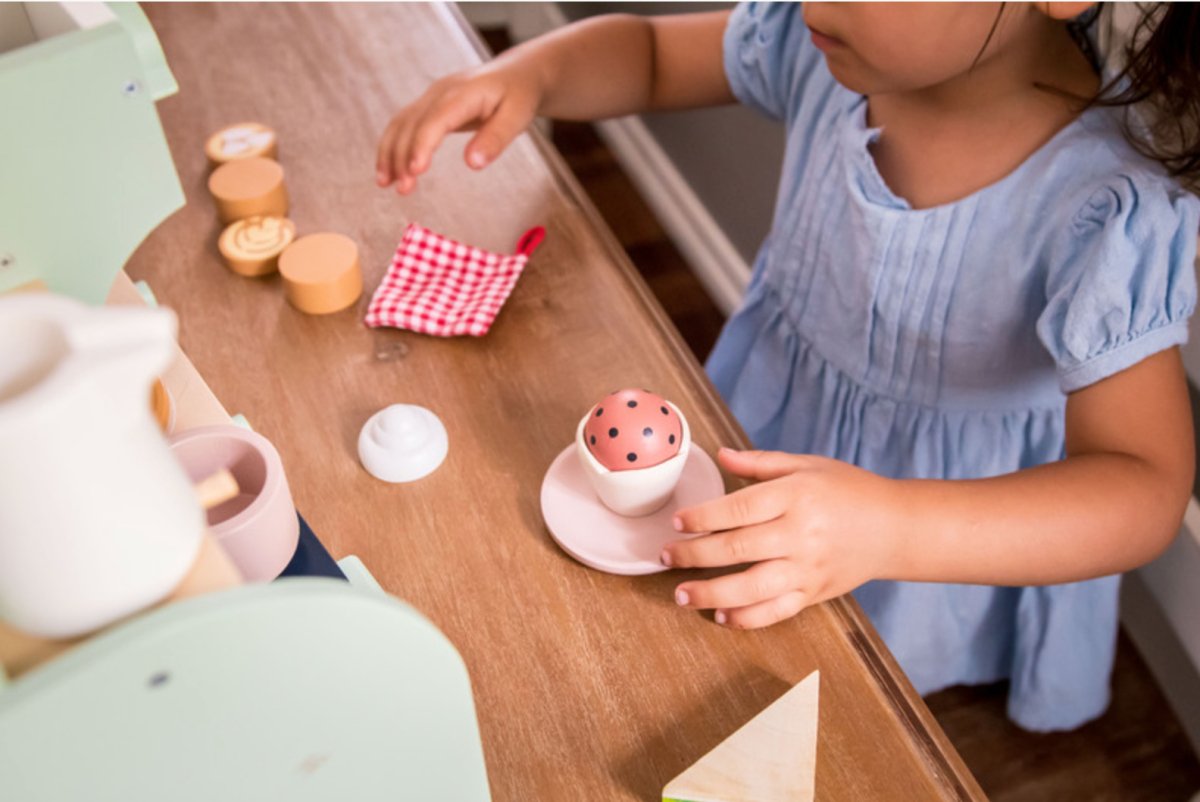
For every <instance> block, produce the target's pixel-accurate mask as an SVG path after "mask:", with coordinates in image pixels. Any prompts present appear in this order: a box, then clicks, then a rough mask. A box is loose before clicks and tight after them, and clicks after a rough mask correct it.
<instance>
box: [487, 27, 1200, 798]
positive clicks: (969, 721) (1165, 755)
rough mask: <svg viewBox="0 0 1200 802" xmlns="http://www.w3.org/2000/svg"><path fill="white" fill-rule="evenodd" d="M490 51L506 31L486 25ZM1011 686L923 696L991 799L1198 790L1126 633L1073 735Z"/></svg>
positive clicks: (601, 157)
mask: <svg viewBox="0 0 1200 802" xmlns="http://www.w3.org/2000/svg"><path fill="white" fill-rule="evenodd" d="M484 36H485V38H486V39H487V40H488V43H489V45H491V46H492V48H493V50H497V51H498V50H501V49H503V48H504V47H505V46H506V45H507V41H506V36H505V35H504V33H503V32H502V31H485V32H484ZM553 139H554V144H555V145H556V147H557V148H558V150H559V151H560V152H561V153H562V154H563V156H564V157H565V158H566V161H567V163H568V164H569V165H570V167H571V169H572V170H573V171H574V172H575V174H576V176H578V178H579V180H580V183H581V184H582V185H583V187H584V189H585V190H586V191H587V192H588V194H589V196H590V197H591V199H592V202H593V203H594V204H595V205H596V207H597V208H598V209H599V210H600V213H601V215H602V216H603V217H604V218H605V220H606V221H607V222H608V224H609V226H610V227H611V228H612V229H613V231H614V232H615V233H616V235H617V238H618V239H619V240H620V241H621V244H622V245H623V246H624V247H625V249H626V251H627V252H628V253H629V256H630V259H631V260H632V261H633V263H634V265H636V266H637V268H638V270H639V271H640V272H641V274H642V276H643V278H645V280H646V282H647V284H649V285H650V289H651V290H652V291H653V292H654V294H655V296H656V297H657V298H658V300H659V303H661V304H662V306H663V308H664V309H665V310H666V311H667V314H668V315H669V316H670V317H671V319H672V320H673V321H674V323H675V325H676V327H677V328H678V329H679V331H680V333H681V334H682V335H683V338H684V340H685V341H686V342H687V343H688V345H689V346H690V347H691V349H692V351H693V352H694V353H695V354H696V357H697V359H700V360H702V361H703V359H704V358H705V357H706V356H707V355H708V352H709V351H710V350H711V349H712V345H713V342H714V341H715V340H716V337H717V334H718V333H719V331H720V328H721V325H722V323H723V322H724V318H723V316H722V315H721V313H720V311H719V310H718V309H717V308H716V307H715V306H714V305H713V303H712V301H711V300H710V299H709V297H708V296H707V295H706V294H705V292H704V289H703V287H702V286H701V285H700V283H699V282H698V281H697V280H696V278H695V277H694V276H693V275H692V273H691V271H690V270H689V268H688V265H687V262H685V261H684V259H683V258H682V257H681V256H680V254H679V252H678V251H676V250H675V248H674V246H672V245H671V243H670V240H669V239H668V237H667V235H666V232H664V231H663V229H662V227H661V226H660V225H659V223H658V221H657V220H656V219H655V217H654V214H653V213H652V212H651V211H650V208H649V207H648V206H647V205H646V203H645V201H643V200H642V198H641V196H640V195H639V194H638V192H637V190H636V189H635V188H634V186H633V184H632V183H631V182H630V181H629V179H628V178H627V177H626V176H625V174H624V173H623V172H622V171H621V168H620V166H619V165H618V164H617V162H616V160H615V158H614V157H613V155H612V154H611V153H610V152H609V150H608V149H607V148H606V147H605V146H604V143H603V142H602V141H601V140H600V138H599V137H598V136H597V135H596V133H595V130H594V129H593V128H592V126H591V125H587V124H581V123H555V124H554V134H553ZM1007 690H1008V685H1007V683H996V684H994V685H986V686H979V687H973V688H965V687H960V688H951V689H949V690H946V691H942V692H941V693H936V694H933V695H931V696H929V697H928V698H927V699H926V702H927V703H928V704H929V707H930V709H931V710H932V711H933V713H934V715H935V716H936V717H937V719H938V721H939V722H940V723H941V725H942V728H943V729H945V731H946V734H947V735H948V736H949V737H950V740H951V741H953V742H954V745H955V747H956V748H957V749H958V751H959V753H960V754H961V755H962V756H963V759H964V760H965V761H966V763H967V765H968V766H969V767H970V769H971V771H972V772H974V774H975V776H976V778H977V779H978V780H979V784H980V785H981V786H982V787H983V789H984V791H985V792H986V793H987V794H988V796H989V797H990V798H991V799H992V800H994V802H1043V801H1045V802H1050V801H1051V800H1053V802H1060V801H1063V800H1089V802H1091V801H1092V800H1095V801H1096V802H1109V800H1112V802H1116V800H1122V801H1123V802H1173V801H1175V800H1183V801H1186V800H1189V799H1191V797H1192V795H1193V794H1195V793H1196V792H1197V791H1200V761H1198V760H1197V758H1196V755H1195V754H1194V753H1193V752H1192V750H1191V747H1190V745H1189V743H1188V741H1187V738H1186V736H1185V735H1184V734H1183V732H1182V730H1181V729H1180V726H1179V723H1178V721H1177V720H1176V719H1175V716H1174V714H1173V713H1172V712H1171V709H1170V707H1168V705H1167V703H1166V700H1165V699H1164V698H1163V695H1162V692H1161V691H1160V690H1159V688H1158V686H1157V685H1156V684H1155V682H1154V679H1153V678H1152V677H1151V676H1150V673H1149V671H1148V670H1147V668H1146V666H1145V664H1144V663H1143V662H1142V659H1141V656H1140V655H1139V654H1138V653H1137V650H1136V649H1135V648H1134V646H1133V644H1132V643H1131V642H1130V641H1129V639H1128V638H1127V637H1125V636H1124V634H1122V635H1121V638H1120V641H1119V643H1118V648H1117V663H1116V668H1115V671H1114V675H1113V701H1112V704H1111V706H1110V707H1109V710H1108V712H1106V713H1105V714H1104V715H1103V716H1102V717H1101V718H1099V719H1097V720H1096V721H1094V722H1092V723H1090V724H1087V725H1085V726H1083V727H1081V728H1079V729H1078V730H1075V731H1074V732H1067V733H1054V734H1049V735H1037V734H1033V733H1028V732H1025V731H1023V730H1021V729H1020V728H1019V727H1017V726H1016V725H1014V724H1013V723H1012V722H1010V721H1009V720H1008V718H1007V716H1006V715H1005V712H1004V709H1005V696H1006V694H1007Z"/></svg>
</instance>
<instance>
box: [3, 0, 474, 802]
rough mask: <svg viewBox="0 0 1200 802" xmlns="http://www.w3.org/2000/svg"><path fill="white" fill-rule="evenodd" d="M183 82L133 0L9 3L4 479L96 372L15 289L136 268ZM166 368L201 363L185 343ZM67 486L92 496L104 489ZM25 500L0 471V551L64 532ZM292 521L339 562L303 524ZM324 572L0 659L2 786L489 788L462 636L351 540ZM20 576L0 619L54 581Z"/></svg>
mask: <svg viewBox="0 0 1200 802" xmlns="http://www.w3.org/2000/svg"><path fill="white" fill-rule="evenodd" d="M176 91H177V86H176V84H175V80H174V78H173V77H172V74H171V71H170V69H169V66H168V65H167V63H166V61H165V59H164V57H163V53H162V50H161V48H160V47H159V44H158V41H157V38H156V36H155V33H154V31H153V29H152V28H151V26H150V24H149V22H148V21H147V19H146V17H145V15H144V14H143V13H142V11H141V10H140V9H139V8H138V7H137V6H136V5H134V4H120V3H110V4H89V3H50V4H32V3H31V4H21V3H7V4H0V110H2V111H0V295H4V296H5V298H4V299H3V300H2V301H0V338H2V339H3V341H0V475H2V474H3V471H4V470H5V469H6V468H7V469H10V470H18V469H19V468H20V467H21V466H20V465H19V464H18V463H17V461H18V460H20V459H21V456H20V454H19V453H16V452H17V449H15V448H13V447H11V446H12V443H15V442H17V439H18V438H19V437H20V436H22V433H24V435H28V432H29V431H30V428H29V427H30V425H33V424H30V423H29V421H34V423H36V422H37V420H38V416H39V415H43V414H52V413H53V410H54V403H55V402H54V401H53V399H54V398H55V394H54V393H55V392H58V391H61V392H62V393H66V392H80V393H82V392H91V391H92V390H91V389H89V388H93V385H94V384H95V383H94V382H93V383H89V382H91V379H88V380H86V381H85V380H82V379H81V380H80V381H79V383H76V384H70V383H68V382H67V380H66V379H65V378H63V376H64V375H65V372H66V370H67V367H66V366H69V365H71V364H72V363H71V361H70V360H71V359H72V358H75V359H79V358H82V357H79V356H77V355H76V356H74V357H72V356H69V355H70V354H77V353H84V351H83V350H81V349H78V348H76V346H78V345H80V343H75V342H70V341H69V337H67V336H66V335H61V336H62V337H63V338H64V339H62V340H61V342H60V341H56V340H54V337H55V336H60V334H61V332H60V333H59V334H55V332H58V331H59V330H58V329H55V328H54V327H53V326H51V325H50V324H46V326H47V327H46V328H45V330H44V332H43V330H42V329H39V330H38V332H36V333H38V334H39V336H38V337H33V336H32V335H30V331H31V329H29V328H28V327H27V325H26V324H22V325H26V328H23V329H21V330H20V331H19V332H17V333H19V334H20V335H21V336H16V335H15V334H13V335H12V336H7V335H4V333H5V331H6V330H5V325H6V322H5V321H6V316H7V319H8V321H9V323H8V325H14V324H12V321H13V320H16V319H17V318H16V317H14V316H15V315H16V314H17V313H16V312H15V311H14V310H16V309H18V308H24V307H28V306H29V303H27V302H25V301H19V300H18V301H13V300H12V299H14V298H17V297H18V296H20V295H24V293H18V292H17V290H18V288H22V287H25V286H27V285H31V284H33V285H37V286H38V287H39V288H40V289H48V290H49V292H51V293H53V294H55V295H61V296H66V297H69V298H73V299H76V300H77V301H81V302H83V303H84V304H87V305H90V306H96V305H99V304H103V303H104V302H105V300H106V298H109V297H110V291H111V288H112V287H113V286H114V282H117V284H118V285H119V284H120V283H121V281H122V280H123V281H124V282H125V283H126V284H128V279H126V278H124V276H123V274H121V268H122V266H123V265H124V264H125V262H126V260H127V259H128V257H129V255H130V254H131V253H132V252H133V250H134V249H135V248H136V247H137V246H138V244H139V243H140V242H141V241H142V239H143V238H144V237H145V236H146V235H147V234H148V233H149V232H150V231H151V230H152V229H153V228H154V227H156V226H157V225H158V224H159V223H160V222H161V221H162V220H164V219H165V218H166V217H167V216H169V215H170V214H171V213H172V212H174V211H175V210H176V209H178V208H179V207H180V206H181V205H182V204H183V200H184V199H183V193H182V191H181V189H180V185H179V180H178V178H177V176H176V173H175V168H174V164H173V162H172V159H171V153H170V151H169V149H168V147H167V143H166V140H165V139H164V137H163V132H162V127H161V125H160V123H159V119H158V116H157V112H156V109H155V101H157V100H159V99H161V98H163V97H166V96H168V95H171V94H172V93H174V92H176ZM126 295H128V296H129V297H130V298H132V302H134V303H137V302H138V300H139V299H138V298H137V296H136V295H133V294H131V293H130V292H128V291H127V292H126ZM143 297H144V298H145V299H146V300H147V301H148V302H149V303H150V304H151V305H153V296H152V294H151V293H149V291H148V289H147V288H143ZM142 312H144V314H145V315H152V314H160V315H167V314H168V313H166V312H161V311H156V310H151V309H146V310H142ZM142 312H139V313H137V314H142ZM22 314H25V312H23V313H22ZM130 314H131V315H132V314H135V313H133V312H131V313H130ZM135 317H136V315H135ZM26 319H27V318H21V320H26ZM146 319H147V320H149V318H146ZM156 319H157V320H159V321H160V322H161V321H162V320H164V319H165V318H163V317H161V316H160V317H159V318H156ZM12 331H17V330H15V329H13V330H11V331H10V334H11V332H12ZM107 331H108V329H105V328H99V329H94V330H92V331H91V332H90V334H88V337H91V338H103V337H105V336H108V335H107V334H106V332H107ZM42 333H44V334H45V336H44V337H43V336H40V334H42ZM27 335H28V336H27ZM23 338H24V339H23ZM27 343H40V344H44V343H50V345H46V346H45V347H43V346H42V345H40V344H39V345H37V347H36V348H35V347H33V346H30V345H27ZM55 343H57V345H56V344H55ZM95 344H96V341H95V339H93V340H91V341H89V345H93V346H94V345H95ZM102 344H103V343H102ZM97 353H99V352H97ZM109 355H110V356H111V353H110V354H109ZM113 364H114V365H120V364H124V363H122V362H121V361H120V360H113ZM74 367H76V368H80V367H82V368H87V367H89V366H88V365H75V366H74ZM90 367H93V368H94V367H96V366H95V365H91V366H90ZM115 369H116V368H114V370H115ZM171 369H172V370H175V371H186V370H194V369H191V368H190V364H189V363H187V362H186V358H184V357H182V356H179V357H177V362H176V364H175V365H174V366H173V367H172V368H171ZM81 373H86V371H81ZM189 375H191V377H192V379H193V385H202V382H196V381H195V376H194V374H189ZM54 382H58V384H54ZM60 385H61V386H60ZM95 386H99V385H98V384H96V385H95ZM34 393H41V395H38V396H36V397H35V396H34ZM191 393H192V395H191V400H190V401H188V403H189V404H190V405H191V406H190V410H191V411H190V412H188V411H187V409H185V408H184V407H187V404H185V405H184V406H183V407H181V409H180V414H181V415H182V414H185V413H186V414H191V415H193V416H196V415H199V417H196V418H195V420H196V421H198V422H205V423H211V422H214V421H224V422H225V423H228V418H227V415H226V413H225V411H224V409H223V408H221V406H220V404H219V403H217V402H216V400H215V399H214V398H212V397H211V393H208V391H207V388H205V387H202V386H199V387H194V388H193V390H192V391H191ZM35 400H36V401H37V405H34V401H35ZM177 400H181V399H177ZM182 400H188V399H182ZM98 409H99V410H100V411H99V412H98V413H97V414H98V415H105V414H108V409H109V408H108V407H106V406H104V405H103V403H101V404H100V406H99V407H98ZM146 414H147V415H149V411H148V410H147V411H146ZM18 424H19V425H18ZM39 425H40V424H39ZM129 425H130V426H132V425H133V424H132V423H131V424H129ZM137 425H138V426H141V425H142V422H140V421H139V422H138V423H137ZM139 431H141V429H139ZM88 442H89V441H87V440H86V439H83V440H81V441H78V442H77V446H78V447H79V448H86V447H87V445H88ZM164 447H165V446H164ZM4 463H10V464H9V465H8V466H5V465H4ZM58 479H60V480H61V483H63V484H64V485H69V484H70V483H71V482H73V481H77V477H74V476H73V475H72V474H71V472H70V471H67V470H64V471H63V472H62V473H61V475H60V477H58ZM71 490H72V488H71V487H69V486H68V487H65V488H64V487H55V488H53V492H54V493H56V494H57V495H56V496H53V497H54V498H67V499H69V498H71V497H72V495H71ZM78 492H79V494H80V495H79V498H81V499H84V501H80V502H79V503H80V504H87V503H90V504H97V505H103V504H106V503H113V502H111V501H106V500H105V498H104V497H102V496H88V495H87V493H86V492H85V491H84V490H79V491H78ZM32 495H34V496H36V495H37V493H36V492H34V493H33V494H32ZM32 503H33V502H32V500H31V494H30V493H28V492H26V493H24V494H22V495H19V496H18V494H17V493H16V492H15V491H14V490H13V489H12V485H11V483H10V487H9V488H8V489H7V490H6V488H5V487H4V486H3V484H2V483H0V560H5V559H10V560H16V559H27V560H31V561H33V562H36V561H38V560H42V561H43V562H41V563H38V564H39V565H45V564H47V563H46V562H45V561H46V560H50V561H52V560H53V559H54V555H53V554H48V553H47V551H48V550H49V548H50V547H49V545H47V544H49V543H50V542H52V541H54V538H53V537H51V536H50V535H51V534H53V533H50V534H48V533H46V532H43V531H37V528H36V527H35V526H34V525H33V524H32V523H30V522H31V521H34V520H36V516H32V515H26V516H25V517H22V515H21V514H22V511H24V510H26V509H27V508H29V507H30V506H31V505H32ZM188 503H194V502H188ZM196 514H199V513H196ZM81 520H82V521H84V523H85V524H86V518H83V519H81ZM81 528H86V526H84V525H83V524H81ZM69 534H70V533H68V535H69ZM64 537H66V536H64ZM303 537H304V538H307V540H305V541H303V542H306V543H307V544H308V547H309V548H311V549H316V550H317V551H318V552H320V554H323V555H324V557H325V558H326V559H327V558H328V555H327V554H324V552H323V550H321V548H320V545H319V542H318V541H316V540H315V538H313V537H312V533H311V531H310V530H308V529H307V527H306V525H305V526H304V528H303ZM54 542H57V541H54ZM63 542H64V543H69V538H68V539H67V540H64V541H63ZM193 548H194V547H193ZM138 559H139V557H138V555H137V554H122V555H121V564H122V565H126V564H127V563H134V564H136V563H137V561H138ZM33 562H31V564H33ZM51 564H52V563H51ZM2 573H3V572H0V574H2ZM300 573H304V572H303V571H301V572H300ZM330 573H336V574H340V575H341V576H343V577H344V578H331V577H329V576H324V577H317V576H287V577H283V578H281V579H278V580H276V581H274V582H269V583H260V584H252V585H243V586H239V587H234V588H230V589H226V590H221V591H217V592H210V593H203V594H199V595H195V596H192V597H190V598H186V599H183V600H180V601H175V602H173V603H170V604H165V605H157V606H152V607H148V608H146V609H144V610H141V611H139V612H137V613H135V614H131V615H123V616H120V617H119V620H116V622H115V623H113V624H111V625H110V626H107V627H106V628H101V631H99V632H98V633H97V634H92V635H91V636H90V637H88V638H87V639H85V640H83V641H82V642H80V643H78V644H77V645H75V646H73V648H71V649H69V650H67V651H65V652H64V653H62V654H60V655H59V656H57V657H55V658H54V659H51V660H47V661H45V662H43V663H42V664H41V665H39V666H37V667H35V668H32V669H30V670H28V671H26V672H23V673H21V674H20V675H19V676H12V677H8V678H7V679H5V675H4V674H3V672H2V671H0V797H2V798H4V799H11V800H21V802H33V801H35V800H55V802H59V801H61V800H77V799H78V800H83V799H87V800H122V802H130V801H134V800H162V799H171V800H193V799H194V800H215V799H228V800H232V799H247V800H251V799H252V800H269V799H280V800H282V799H287V800H304V799H312V800H323V799H354V800H370V799H398V798H405V799H415V800H456V802H472V801H473V800H486V799H489V791H488V782H487V775H486V770H485V766H484V758H483V749H482V745H481V741H480V735H479V730H478V725H477V721H476V714H475V706H474V702H473V699H472V693H471V687H470V682H469V679H468V676H467V671H466V668H465V666H464V664H463V662H462V660H461V658H460V657H459V655H458V653H457V652H456V650H455V648H454V646H453V645H452V644H451V643H450V642H449V641H448V640H447V639H446V638H445V637H444V636H443V635H442V634H441V633H440V632H439V631H438V630H437V629H436V628H435V627H434V626H433V625H432V624H430V623H429V622H428V621H427V620H425V619H424V618H423V617H422V616H421V615H420V614H418V613H417V612H416V611H414V610H413V609H411V608H410V607H408V606H407V605H405V604H403V603H402V602H400V601H398V600H396V599H394V598H392V597H390V596H388V595H387V594H386V593H384V592H383V591H382V590H381V589H380V588H379V586H378V585H377V584H376V583H375V581H374V579H373V578H372V577H371V575H370V573H369V572H368V570H367V567H366V566H364V565H363V564H362V563H361V562H360V561H358V560H357V558H354V557H347V558H344V559H343V560H342V561H341V562H340V563H339V564H338V565H337V566H336V569H331V571H330ZM25 576H28V574H25ZM4 582H5V580H4V579H3V578H0V585H2V584H3V583H4ZM8 584H9V585H10V586H9V587H3V586H0V620H3V619H5V618H7V617H8V616H7V615H6V613H10V612H12V611H15V610H16V609H17V606H16V605H17V602H18V601H19V599H20V597H21V594H23V593H32V592H35V591H38V590H45V587H44V586H43V587H42V588H40V589H39V588H33V587H18V585H19V584H20V582H18V581H17V580H12V581H10V582H9V583H8ZM0 657H2V653H0ZM334 688H336V689H338V690H336V691H333V690H331V689H334Z"/></svg>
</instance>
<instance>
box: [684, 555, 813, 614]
mask: <svg viewBox="0 0 1200 802" xmlns="http://www.w3.org/2000/svg"><path fill="white" fill-rule="evenodd" d="M799 582H800V577H799V576H797V568H796V566H795V564H794V563H792V562H789V561H788V560H768V561H767V562H760V563H757V564H755V565H752V566H751V567H749V568H747V569H746V570H745V571H739V572H738V573H736V574H727V575H726V576H719V577H717V578H716V579H707V580H704V581H703V582H684V583H683V584H681V585H680V586H679V587H678V588H676V589H675V601H676V603H678V604H679V605H681V606H684V607H695V608H697V609H701V610H710V609H723V608H737V607H746V606H749V605H754V604H758V603H760V602H765V601H768V600H770V599H774V598H776V597H778V596H781V595H784V594H786V593H789V592H791V591H792V590H794V589H795V588H796V586H797V585H798V584H799Z"/></svg>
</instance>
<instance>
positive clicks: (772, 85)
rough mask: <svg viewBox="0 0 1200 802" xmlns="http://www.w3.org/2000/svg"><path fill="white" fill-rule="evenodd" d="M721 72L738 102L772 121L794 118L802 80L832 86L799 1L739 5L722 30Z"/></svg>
mask: <svg viewBox="0 0 1200 802" xmlns="http://www.w3.org/2000/svg"><path fill="white" fill-rule="evenodd" d="M724 59H725V74H726V76H727V77H728V79H729V85H730V88H731V89H732V90H733V94H734V96H735V97H737V99H738V100H739V101H741V102H742V103H744V104H745V105H747V106H750V107H752V108H754V109H757V110H758V111H760V112H762V113H763V114H765V115H767V116H768V117H771V118H773V119H776V120H785V121H786V120H792V119H794V118H795V117H796V116H797V109H798V106H799V103H800V98H801V95H802V93H803V91H804V88H805V86H806V85H807V84H809V83H811V82H814V81H815V82H819V83H821V84H824V85H826V86H828V85H830V84H832V83H833V82H834V81H833V76H832V75H830V73H829V70H828V68H827V67H826V66H825V57H824V56H823V55H822V54H821V51H820V50H818V49H817V47H816V46H815V45H814V44H813V43H812V40H811V38H810V37H809V34H808V29H807V28H806V27H805V25H804V19H803V17H802V16H801V10H800V4H799V3H742V4H739V5H738V6H737V8H735V9H734V10H733V13H732V14H731V15H730V17H729V23H728V25H727V26H726V28H725V40H724Z"/></svg>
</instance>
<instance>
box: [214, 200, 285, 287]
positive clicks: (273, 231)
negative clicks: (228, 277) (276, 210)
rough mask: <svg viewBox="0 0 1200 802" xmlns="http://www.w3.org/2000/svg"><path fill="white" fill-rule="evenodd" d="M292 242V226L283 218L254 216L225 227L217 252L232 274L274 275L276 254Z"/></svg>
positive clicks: (277, 257)
mask: <svg viewBox="0 0 1200 802" xmlns="http://www.w3.org/2000/svg"><path fill="white" fill-rule="evenodd" d="M295 238H296V225H295V224H294V223H293V222H292V221H291V220H288V219H287V218H286V217H278V216H275V215H255V216H253V217H247V218H246V219H244V220H238V221H237V222H235V223H231V224H230V225H229V226H227V227H226V228H225V230H224V231H222V232H221V238H220V239H219V240H217V249H218V250H220V251H221V256H222V257H224V259H225V263H226V264H228V265H229V269H230V270H232V271H233V272H234V273H237V274H239V275H242V276H265V275H268V274H269V273H274V272H275V270H276V269H277V268H278V264H279V254H281V253H283V249H284V248H286V247H287V246H289V245H291V244H292V240H294V239H295Z"/></svg>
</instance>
